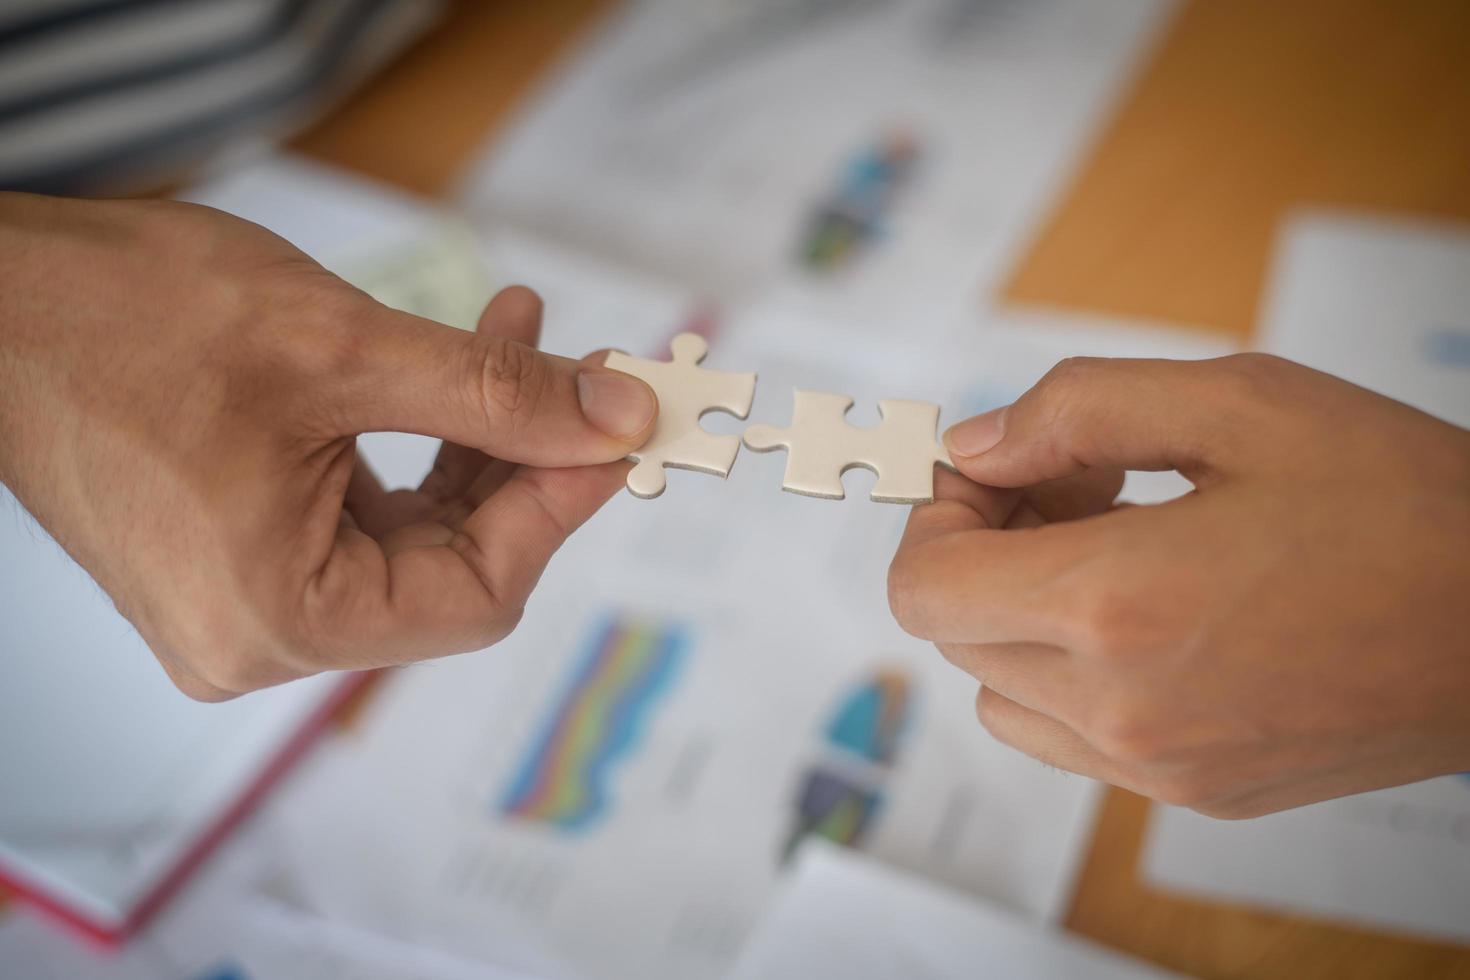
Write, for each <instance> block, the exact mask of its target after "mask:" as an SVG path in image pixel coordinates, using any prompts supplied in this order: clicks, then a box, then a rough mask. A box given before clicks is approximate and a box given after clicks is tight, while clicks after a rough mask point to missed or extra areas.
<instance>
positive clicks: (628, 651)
mask: <svg viewBox="0 0 1470 980" xmlns="http://www.w3.org/2000/svg"><path fill="white" fill-rule="evenodd" d="M688 646H689V637H688V634H687V632H686V630H685V629H684V628H683V627H682V626H680V625H678V624H674V623H666V622H657V621H651V620H645V619H635V618H622V617H617V616H609V617H607V618H606V619H604V620H603V621H602V622H601V623H600V624H599V625H598V627H597V628H596V629H595V630H594V631H593V635H592V638H591V642H590V643H589V644H588V648H587V652H586V654H585V655H584V656H583V657H582V659H581V660H580V661H579V662H578V664H577V666H576V668H575V669H574V670H573V672H572V676H571V680H570V683H569V684H568V685H567V687H566V689H565V690H564V691H563V692H562V693H561V695H560V697H559V698H558V699H557V701H556V705H555V708H554V709H553V710H552V711H551V712H550V714H549V715H548V716H547V719H546V721H545V723H544V725H543V726H542V727H541V729H540V730H539V732H538V734H537V736H536V738H535V739H534V740H533V741H532V743H531V745H530V749H529V751H528V752H527V753H526V755H525V757H524V758H523V760H522V761H521V764H520V765H519V767H517V769H516V770H515V775H514V777H513V778H512V779H511V781H510V783H509V785H508V787H507V789H506V791H505V793H504V795H503V796H502V797H501V799H500V801H499V805H498V807H497V809H498V810H499V812H500V813H501V814H503V815H504V816H507V817H512V818H516V819H523V820H533V821H537V822H540V823H545V824H549V825H551V826H553V827H556V828H558V829H560V830H565V831H580V830H585V829H587V827H588V826H589V825H591V824H592V823H593V822H594V821H596V819H597V818H598V817H599V816H601V815H602V814H603V813H604V812H605V811H606V809H607V807H608V806H609V804H610V800H611V793H610V790H609V783H610V781H611V775H612V770H613V769H614V768H615V767H616V765H617V763H618V762H619V761H620V760H621V759H622V758H623V757H624V756H626V755H627V754H628V753H629V752H630V751H631V750H632V749H633V747H634V746H635V744H636V743H637V740H638V736H639V733H640V732H641V731H642V730H643V728H644V727H645V726H646V724H647V720H648V717H649V715H650V713H651V711H652V709H653V707H654V705H655V704H656V703H657V702H658V700H659V698H660V696H661V695H662V694H663V693H664V692H665V691H666V690H667V689H668V686H669V684H670V682H671V681H672V680H673V678H674V675H675V673H676V672H677V670H678V668H679V664H680V661H681V660H682V659H683V657H684V655H685V652H686V649H687V648H688Z"/></svg>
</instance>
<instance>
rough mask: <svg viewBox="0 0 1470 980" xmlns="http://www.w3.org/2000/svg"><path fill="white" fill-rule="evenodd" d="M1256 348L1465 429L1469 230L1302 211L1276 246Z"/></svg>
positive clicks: (1468, 418)
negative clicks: (1328, 374)
mask: <svg viewBox="0 0 1470 980" xmlns="http://www.w3.org/2000/svg"><path fill="white" fill-rule="evenodd" d="M1258 343H1259V345H1260V347H1261V348H1262V349H1263V350H1267V351H1270V352H1271V353H1273V354H1280V355H1281V356H1282V357H1288V358H1291V359H1292V360H1294V361H1300V362H1302V363H1303V364H1309V365H1311V366H1312V367H1315V368H1318V369H1320V370H1323V371H1327V372H1328V373H1330V374H1335V375H1337V376H1339V377H1342V378H1346V379H1347V380H1349V381H1352V382H1353V383H1355V384H1360V385H1363V386H1364V387H1366V388H1372V389H1373V390H1374V391H1379V392H1382V393H1383V394H1385V395H1388V396H1389V397H1391V398H1397V399H1399V400H1400V401H1404V402H1407V403H1408V404H1410V405H1413V406H1414V407H1415V408H1418V409H1421V410H1423V411H1426V412H1429V413H1431V414H1433V415H1438V416H1439V417H1440V418H1442V419H1445V420H1447V421H1449V422H1453V423H1455V424H1456V425H1460V426H1470V225H1453V224H1448V223H1438V222H1428V221H1423V220H1416V219H1413V218H1406V217H1391V216H1386V215H1375V214H1357V213H1353V212H1342V211H1337V212H1334V211H1306V212H1302V213H1301V214H1299V215H1297V216H1296V217H1294V218H1292V219H1291V220H1289V221H1288V222H1286V223H1285V225H1284V228H1283V230H1282V232H1281V234H1280V237H1279V239H1278V242H1277V253H1276V259H1275V263H1274V267H1273V270H1272V276H1271V286H1270V290H1269V292H1268V294H1267V301H1266V305H1265V310H1264V313H1263V315H1262V321H1261V332H1260V336H1259V337H1258Z"/></svg>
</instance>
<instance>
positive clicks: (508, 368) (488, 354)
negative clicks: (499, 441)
mask: <svg viewBox="0 0 1470 980" xmlns="http://www.w3.org/2000/svg"><path fill="white" fill-rule="evenodd" d="M469 351H470V360H471V363H470V367H469V370H470V373H471V375H472V377H473V385H472V389H471V390H473V391H475V392H477V394H478V396H479V405H478V408H479V411H480V412H481V414H482V417H483V419H484V420H485V421H486V422H489V423H492V424H497V425H504V424H507V423H508V424H509V425H510V426H511V428H512V430H515V429H518V428H520V427H522V426H524V425H526V424H527V423H529V422H530V421H531V420H532V419H533V418H534V417H535V415H536V411H537V408H538V406H539V404H540V401H541V396H542V394H543V393H544V391H545V389H546V385H547V383H548V380H549V378H548V371H547V365H546V362H545V360H544V359H543V358H542V357H541V356H540V355H539V354H538V353H537V352H536V351H534V350H532V349H531V348H529V347H527V346H525V345H524V344H518V343H515V342H514V341H510V340H505V339H503V338H499V337H477V338H476V343H474V344H472V345H471V346H470V347H469Z"/></svg>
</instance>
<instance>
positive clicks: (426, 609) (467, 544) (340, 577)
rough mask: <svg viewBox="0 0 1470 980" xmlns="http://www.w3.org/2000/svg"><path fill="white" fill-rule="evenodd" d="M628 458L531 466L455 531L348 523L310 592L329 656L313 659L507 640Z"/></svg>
mask: <svg viewBox="0 0 1470 980" xmlns="http://www.w3.org/2000/svg"><path fill="white" fill-rule="evenodd" d="M627 467H628V464H627V463H625V462H621V461H619V462H616V463H606V464H602V465H599V466H582V467H568V468H562V469H535V468H530V467H523V468H521V469H518V470H517V471H516V472H515V473H514V474H513V475H512V476H511V478H510V479H509V480H507V481H506V483H505V485H504V486H502V487H501V488H500V489H499V490H498V491H496V492H495V493H494V494H492V495H491V497H490V498H489V499H488V500H486V501H485V502H484V503H483V504H481V505H480V507H479V508H477V509H476V510H475V511H474V513H472V514H471V515H470V516H469V518H467V519H466V521H465V522H464V527H463V529H462V530H458V531H456V530H455V529H453V528H450V527H448V526H446V525H443V524H430V523H425V524H417V525H410V526H409V527H406V528H401V529H399V530H398V531H396V532H395V533H394V534H393V535H391V536H390V539H388V540H385V541H384V542H383V543H381V544H380V543H379V542H378V541H375V540H374V539H372V538H371V537H369V536H367V535H366V534H363V533H362V532H361V531H358V530H356V529H355V528H352V527H350V526H344V527H342V528H340V529H339V530H338V532H337V539H336V542H335V546H334V547H333V549H332V552H331V554H330V556H329V557H328V559H327V561H326V563H325V564H324V565H323V566H322V568H321V569H320V570H319V571H318V572H317V574H316V575H315V576H314V578H313V579H312V580H311V581H310V583H309V585H308V588H307V593H306V597H305V602H306V615H307V621H308V622H309V623H311V624H312V631H313V633H314V634H315V637H316V640H317V643H316V646H317V652H318V654H319V655H320V656H322V657H323V658H324V659H325V660H327V661H328V663H326V664H316V665H314V666H315V669H321V668H322V667H323V666H327V667H335V668H354V669H355V668H363V667H380V666H385V665H390V664H402V663H409V662H413V661H418V660H427V659H430V658H433V657H440V656H445V655H448V654H453V653H465V652H469V651H471V650H478V649H481V648H483V647H487V646H490V645H492V644H494V643H497V642H499V641H500V640H502V639H504V638H505V637H506V636H507V635H508V634H509V633H510V632H511V630H512V629H514V628H515V626H516V624H517V623H518V622H519V621H520V617H521V612H522V610H523V608H524V606H525V603H526V600H527V599H528V598H529V596H530V594H531V590H532V589H533V588H534V587H535V585H536V583H537V581H538V580H539V579H540V577H541V574H542V572H543V571H544V570H545V568H546V565H547V564H548V563H549V562H550V560H551V557H552V555H553V554H555V552H556V550H557V549H558V548H560V547H561V545H562V542H564V541H565V540H566V538H567V536H568V535H570V534H571V533H572V532H573V531H574V530H576V528H578V527H580V526H581V524H582V523H583V522H584V521H586V520H587V518H589V517H590V516H592V514H593V513H595V512H596V511H597V509H598V508H599V507H601V506H602V504H603V503H605V502H606V501H607V500H608V498H610V497H611V496H612V495H613V494H615V493H617V492H618V490H619V489H620V488H621V487H622V486H623V482H624V480H625V479H626V475H627Z"/></svg>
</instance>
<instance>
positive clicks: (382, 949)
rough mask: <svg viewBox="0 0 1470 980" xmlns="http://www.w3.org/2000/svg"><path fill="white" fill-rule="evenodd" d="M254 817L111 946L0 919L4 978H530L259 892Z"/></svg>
mask: <svg viewBox="0 0 1470 980" xmlns="http://www.w3.org/2000/svg"><path fill="white" fill-rule="evenodd" d="M262 823H266V824H268V821H255V822H253V823H252V824H251V825H250V827H249V828H247V829H246V830H245V831H244V832H242V833H241V834H239V835H236V836H235V837H234V838H232V839H231V841H230V842H229V844H227V845H226V846H225V848H224V851H223V853H221V854H220V855H219V857H218V859H217V860H215V861H213V862H211V864H210V865H209V867H208V868H206V869H205V870H204V871H203V872H202V873H201V874H200V875H199V876H197V877H196V878H195V879H193V880H192V881H191V882H190V884H189V886H188V888H187V889H186V891H185V892H184V893H183V894H182V895H181V896H180V898H179V901H178V902H176V903H174V904H173V905H171V906H170V907H169V908H168V909H167V910H166V911H165V912H164V913H163V914H162V915H160V916H159V917H158V918H157V919H155V920H154V921H153V922H152V923H150V924H149V926H148V927H147V928H146V929H144V930H143V931H142V932H141V933H139V934H138V935H136V936H133V937H132V938H131V939H130V940H129V942H128V943H127V944H126V945H125V946H122V947H120V948H117V949H103V948H98V947H93V946H90V945H88V944H85V943H81V942H78V941H77V937H76V936H75V935H74V934H72V933H70V932H68V931H66V930H63V929H62V927H61V926H59V925H58V924H56V923H54V922H51V921H48V920H46V919H44V918H43V917H42V916H41V915H40V914H39V913H35V912H32V911H30V910H28V909H17V910H14V911H12V912H10V913H9V914H7V915H5V916H4V917H3V918H0V975H3V976H4V977H6V978H7V980H10V978H15V980H281V978H292V980H296V978H299V980H533V978H532V977H530V976H528V975H526V974H523V973H520V972H515V971H510V970H501V969H499V968H496V967H494V966H492V965H490V964H487V963H484V962H470V961H468V960H464V959H460V958H456V957H454V956H451V955H449V954H446V953H443V952H439V951H436V950H431V949H426V948H423V947H416V946H410V945H408V944H405V943H401V942H396V941H394V940H391V939H387V938H385V937H382V936H377V935H373V934H372V933H369V932H365V931H363V930H360V929H354V928H351V927H350V926H346V925H343V924H342V923H334V922H328V921H326V920H324V919H322V918H320V917H318V916H313V915H310V914H306V913H304V912H303V911H302V910H301V909H299V908H293V907H291V906H288V905H286V904H284V903H282V902H280V901H278V900H276V899H275V898H272V897H271V896H270V895H269V894H268V890H267V886H268V883H269V878H270V876H271V874H272V872H273V868H274V866H275V861H274V858H275V857H276V855H277V851H276V849H275V848H274V847H273V844H272V840H271V837H270V835H269V833H263V832H262V831H263V830H264V829H265V828H264V827H262Z"/></svg>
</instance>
